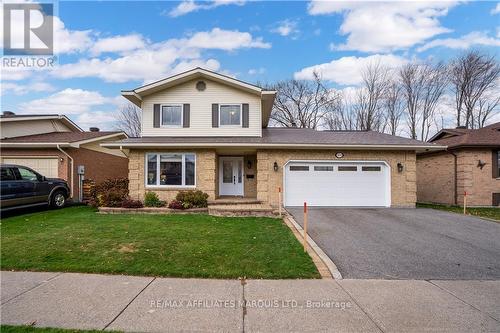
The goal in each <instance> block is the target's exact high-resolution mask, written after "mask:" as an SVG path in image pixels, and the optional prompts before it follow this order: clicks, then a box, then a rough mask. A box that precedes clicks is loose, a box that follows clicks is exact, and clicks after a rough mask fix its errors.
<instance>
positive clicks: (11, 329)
mask: <svg viewBox="0 0 500 333" xmlns="http://www.w3.org/2000/svg"><path fill="white" fill-rule="evenodd" d="M0 332H2V333H31V332H35V333H97V332H102V331H81V330H65V329H61V328H48V327H33V326H9V325H2V326H0ZM109 332H116V331H109Z"/></svg>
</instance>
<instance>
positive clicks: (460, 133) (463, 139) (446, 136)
mask: <svg viewBox="0 0 500 333" xmlns="http://www.w3.org/2000/svg"><path fill="white" fill-rule="evenodd" d="M429 142H434V143H438V144H442V145H446V146H448V147H449V148H458V147H474V146H476V147H477V146H492V147H497V146H500V122H498V123H494V124H491V125H488V126H485V127H483V128H478V129H465V128H457V129H442V130H441V131H439V133H437V134H436V135H434V136H433V137H432V138H431V139H430V140H429Z"/></svg>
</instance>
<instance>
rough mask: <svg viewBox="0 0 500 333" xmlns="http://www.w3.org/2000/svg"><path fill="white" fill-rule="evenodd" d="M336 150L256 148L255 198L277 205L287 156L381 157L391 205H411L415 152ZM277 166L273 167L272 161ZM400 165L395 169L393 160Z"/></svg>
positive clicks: (359, 158) (413, 191)
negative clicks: (388, 178) (400, 169)
mask: <svg viewBox="0 0 500 333" xmlns="http://www.w3.org/2000/svg"><path fill="white" fill-rule="evenodd" d="M336 151H338V150H335V151H333V150H258V151H257V199H259V200H262V201H266V202H269V203H270V204H271V205H273V206H277V205H278V193H277V191H278V187H281V188H283V166H284V165H285V163H286V162H287V161H289V160H339V161H349V160H372V161H385V162H387V163H388V164H389V166H390V168H391V202H392V207H415V203H416V199H417V186H416V154H415V152H414V151H383V150H381V151H372V150H353V151H342V152H343V153H344V157H343V158H342V159H336V158H335V152H336ZM275 161H276V162H277V163H278V165H279V169H278V171H277V172H275V171H274V170H273V164H274V162H275ZM398 162H401V163H402V164H403V166H404V170H403V172H401V173H399V172H398V171H397V164H398Z"/></svg>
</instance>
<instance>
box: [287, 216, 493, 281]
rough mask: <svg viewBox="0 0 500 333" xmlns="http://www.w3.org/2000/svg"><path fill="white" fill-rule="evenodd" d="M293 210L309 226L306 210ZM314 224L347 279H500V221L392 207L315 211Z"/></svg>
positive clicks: (317, 237) (318, 240)
mask: <svg viewBox="0 0 500 333" xmlns="http://www.w3.org/2000/svg"><path fill="white" fill-rule="evenodd" d="M287 210H288V211H289V212H290V213H292V215H293V216H294V217H295V219H296V220H297V222H299V223H300V224H301V225H303V212H302V208H288V209H287ZM308 221H309V222H308V233H309V235H310V236H311V237H312V238H313V239H314V241H316V243H317V244H318V245H319V246H320V247H321V248H322V249H323V251H325V253H326V254H327V255H328V256H329V257H330V258H331V259H332V260H333V262H334V263H335V264H336V265H337V267H338V269H339V271H340V273H341V274H342V276H343V277H344V278H353V279H425V280H430V279H438V280H439V279H446V280H495V279H500V223H495V222H490V221H486V220H483V219H480V218H475V217H469V216H463V215H459V214H454V213H448V212H443V211H437V210H432V209H391V208H380V209H369V208H359V209H352V208H310V210H309V218H308Z"/></svg>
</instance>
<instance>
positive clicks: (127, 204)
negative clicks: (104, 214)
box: [122, 198, 144, 208]
mask: <svg viewBox="0 0 500 333" xmlns="http://www.w3.org/2000/svg"><path fill="white" fill-rule="evenodd" d="M122 207H123V208H142V207H144V205H143V204H142V202H141V201H140V200H133V199H130V198H126V199H125V200H123V201H122Z"/></svg>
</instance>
